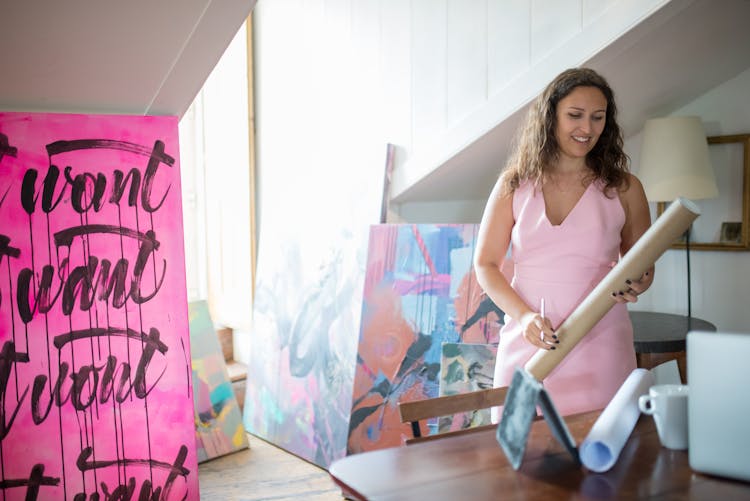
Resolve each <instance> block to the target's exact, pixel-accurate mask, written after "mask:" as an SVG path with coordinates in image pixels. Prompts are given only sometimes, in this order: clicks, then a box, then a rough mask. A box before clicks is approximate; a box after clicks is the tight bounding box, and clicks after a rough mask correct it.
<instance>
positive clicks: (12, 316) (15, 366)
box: [7, 256, 29, 402]
mask: <svg viewBox="0 0 750 501" xmlns="http://www.w3.org/2000/svg"><path fill="white" fill-rule="evenodd" d="M7 263H8V294H9V295H10V301H8V303H10V325H11V333H12V334H11V335H12V336H13V346H18V344H17V342H16V312H15V309H14V308H13V297H14V296H13V276H12V273H11V271H10V256H8V258H7ZM26 351H27V352H28V351H29V347H28V346H26ZM13 375H14V378H15V380H16V402H18V364H13Z"/></svg>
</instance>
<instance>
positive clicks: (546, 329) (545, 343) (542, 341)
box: [523, 314, 560, 350]
mask: <svg viewBox="0 0 750 501" xmlns="http://www.w3.org/2000/svg"><path fill="white" fill-rule="evenodd" d="M523 337H524V338H525V339H526V341H528V342H529V343H531V344H533V345H534V346H536V347H537V348H541V349H543V350H554V349H555V346H556V345H557V344H559V343H560V341H559V340H558V339H557V335H556V334H555V332H554V330H553V329H552V324H551V323H550V321H549V319H548V318H542V316H541V315H539V314H535V315H534V316H533V318H532V319H531V320H530V321H529V322H528V323H527V324H526V327H525V328H524V332H523Z"/></svg>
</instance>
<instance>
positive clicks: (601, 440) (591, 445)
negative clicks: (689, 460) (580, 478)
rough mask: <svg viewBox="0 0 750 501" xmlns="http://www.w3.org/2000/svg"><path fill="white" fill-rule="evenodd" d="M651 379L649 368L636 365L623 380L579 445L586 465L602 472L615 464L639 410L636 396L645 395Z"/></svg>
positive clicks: (631, 430) (652, 381) (633, 426)
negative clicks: (637, 367) (639, 367)
mask: <svg viewBox="0 0 750 501" xmlns="http://www.w3.org/2000/svg"><path fill="white" fill-rule="evenodd" d="M654 382H655V380H654V374H653V373H652V372H651V371H648V370H646V369H635V370H634V371H633V372H631V373H630V375H629V376H628V377H627V379H626V380H625V382H624V383H622V386H620V389H619V390H617V393H616V394H615V396H614V397H613V398H612V400H611V401H610V402H609V404H608V405H607V407H605V408H604V411H602V413H601V415H600V416H599V419H597V420H596V422H595V423H594V426H592V427H591V431H589V434H588V435H587V436H586V439H585V440H584V441H583V443H582V444H581V447H580V448H579V453H580V456H581V462H582V463H583V465H584V466H585V467H586V468H588V469H589V470H592V471H595V472H597V473H601V472H605V471H607V470H609V469H610V468H612V466H614V464H615V463H616V462H617V458H618V457H619V456H620V452H621V451H622V448H623V446H624V445H625V442H627V440H628V437H629V436H630V434H631V433H632V432H633V428H635V423H636V422H637V421H638V417H639V416H640V414H641V411H640V410H639V409H638V397H640V396H641V395H646V394H647V393H648V390H649V388H650V387H651V386H652V385H653V384H654Z"/></svg>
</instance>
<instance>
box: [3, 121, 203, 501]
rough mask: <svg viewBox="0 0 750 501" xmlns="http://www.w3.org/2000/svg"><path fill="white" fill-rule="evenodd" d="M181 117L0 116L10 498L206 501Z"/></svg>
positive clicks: (6, 475)
mask: <svg viewBox="0 0 750 501" xmlns="http://www.w3.org/2000/svg"><path fill="white" fill-rule="evenodd" d="M177 138H178V132H177V118H176V117H143V116H116V115H106V116H105V115H72V114H42V113H39V114H35V113H0V221H1V223H0V270H2V276H3V280H2V281H0V345H1V346H2V348H1V349H0V397H1V402H2V404H1V405H2V407H0V409H1V410H2V413H1V414H0V492H2V499H4V500H20V499H70V500H73V499H75V500H79V499H160V500H183V499H187V500H197V499H199V491H198V472H197V460H196V447H195V427H194V423H193V395H192V384H191V371H190V339H189V334H188V319H187V300H186V289H185V264H184V244H183V229H182V208H181V190H180V169H179V150H178V141H177Z"/></svg>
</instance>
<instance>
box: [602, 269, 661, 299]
mask: <svg viewBox="0 0 750 501" xmlns="http://www.w3.org/2000/svg"><path fill="white" fill-rule="evenodd" d="M652 279H653V275H652V274H651V273H650V272H648V271H647V272H646V273H644V274H643V275H642V276H641V278H639V279H638V280H630V279H628V280H625V284H624V286H623V288H622V289H620V290H617V291H614V292H612V294H611V295H612V298H613V299H614V300H615V301H616V302H618V303H637V302H638V296H639V295H640V294H643V293H644V292H645V291H646V290H647V289H648V288H649V287H650V286H651V281H652Z"/></svg>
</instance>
